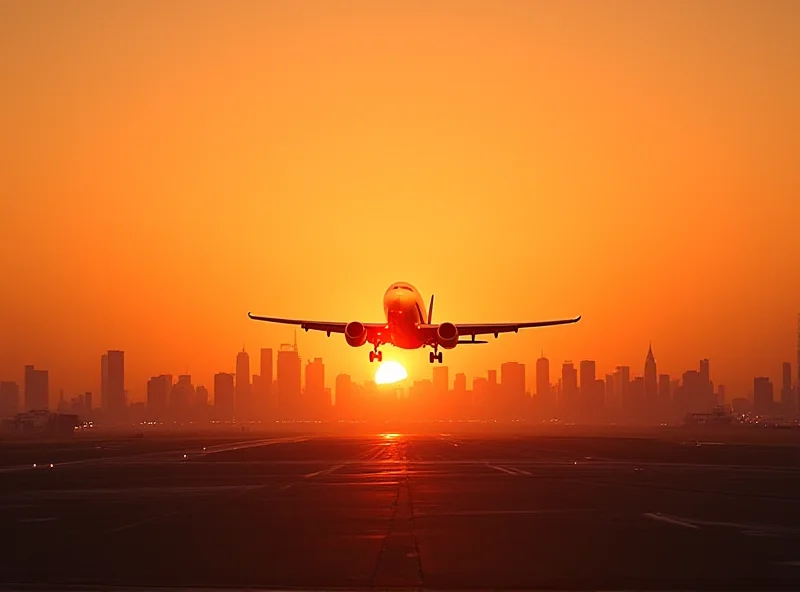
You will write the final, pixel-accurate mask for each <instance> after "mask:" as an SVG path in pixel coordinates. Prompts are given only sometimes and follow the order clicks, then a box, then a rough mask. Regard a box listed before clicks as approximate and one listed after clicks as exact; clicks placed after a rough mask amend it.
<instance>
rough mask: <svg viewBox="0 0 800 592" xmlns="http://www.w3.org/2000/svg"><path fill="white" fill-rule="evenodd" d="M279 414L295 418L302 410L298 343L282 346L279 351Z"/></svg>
mask: <svg viewBox="0 0 800 592" xmlns="http://www.w3.org/2000/svg"><path fill="white" fill-rule="evenodd" d="M277 366H278V413H279V414H280V415H281V416H282V417H294V416H296V414H297V412H298V411H299V408H300V376H301V372H302V371H301V368H300V367H301V361H300V355H299V354H298V353H297V342H296V341H295V343H294V344H293V345H292V344H288V343H283V344H281V348H280V350H278V364H277Z"/></svg>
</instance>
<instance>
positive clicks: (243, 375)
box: [236, 347, 252, 419]
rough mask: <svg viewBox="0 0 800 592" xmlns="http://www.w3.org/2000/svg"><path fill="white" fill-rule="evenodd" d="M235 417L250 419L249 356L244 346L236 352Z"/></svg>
mask: <svg viewBox="0 0 800 592" xmlns="http://www.w3.org/2000/svg"><path fill="white" fill-rule="evenodd" d="M236 417H237V419H252V406H251V399H250V356H249V355H248V353H247V352H246V351H245V349H244V347H243V348H242V351H240V352H239V353H238V354H236Z"/></svg>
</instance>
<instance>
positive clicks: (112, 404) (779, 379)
mask: <svg viewBox="0 0 800 592" xmlns="http://www.w3.org/2000/svg"><path fill="white" fill-rule="evenodd" d="M797 319H798V324H797V336H798V343H797V347H798V350H797V356H798V358H800V314H798V316H797ZM297 336H298V334H297V332H296V331H294V341H293V343H290V344H286V343H285V344H281V346H280V348H271V347H261V348H258V349H257V350H256V352H257V354H258V357H257V358H256V360H254V361H253V363H252V365H251V360H250V355H249V352H248V351H247V348H246V347H245V346H242V349H241V350H240V351H239V352H238V353H237V354H236V356H235V361H234V364H233V370H232V371H226V370H224V369H217V370H214V371H213V372H211V375H212V379H211V380H210V381H208V382H203V381H202V380H197V375H196V374H192V373H191V372H189V371H188V370H187V371H185V372H182V373H176V374H170V373H161V374H157V375H152V374H151V376H150V377H149V378H148V379H147V380H146V383H145V387H144V394H143V396H141V397H137V396H136V392H137V390H138V389H137V388H136V387H134V388H133V389H131V388H130V385H129V384H126V381H125V378H124V377H125V374H126V372H127V370H126V369H125V359H126V358H125V352H124V351H120V350H109V351H107V352H106V353H104V354H102V355H101V356H100V361H101V364H100V378H99V384H100V388H99V390H98V391H93V390H92V389H85V390H73V391H68V392H71V393H74V394H79V395H83V394H84V393H85V394H86V395H88V396H91V395H92V394H93V393H94V392H99V395H100V396H99V399H95V401H96V402H98V403H99V406H101V407H102V408H105V409H111V410H112V411H113V410H115V409H116V410H117V411H118V410H119V409H121V408H122V407H124V406H126V405H131V404H137V403H147V404H148V405H150V404H151V402H150V401H151V397H155V398H156V399H157V400H159V401H162V402H161V403H160V404H159V403H157V404H156V405H157V406H158V405H161V406H163V407H164V408H166V407H167V399H168V398H169V397H170V395H169V394H168V393H169V391H170V389H171V388H172V387H173V386H176V385H180V384H181V381H182V380H186V381H187V383H188V382H189V381H191V382H192V383H193V384H192V388H195V387H196V388H203V389H206V390H207V391H210V392H211V393H216V390H217V389H216V386H217V385H218V384H219V383H218V380H219V377H220V376H223V375H225V376H230V377H231V381H232V382H231V384H232V385H234V386H233V390H232V391H231V399H232V400H233V399H234V398H235V400H236V401H248V400H249V399H250V397H255V396H256V394H258V395H260V396H263V395H272V394H275V395H277V396H278V397H281V396H282V397H283V398H284V404H291V403H289V402H288V401H291V399H292V396H299V395H300V393H301V392H303V393H305V391H306V389H307V388H308V386H307V385H308V381H309V380H310V378H309V369H310V368H313V367H314V366H317V365H319V366H322V365H323V364H324V359H323V358H321V357H319V356H312V357H311V358H307V360H306V364H305V365H304V363H303V360H304V358H303V356H302V354H301V353H300V350H299V347H298V342H297ZM353 349H357V350H360V349H363V348H353ZM390 351H391V350H390ZM414 351H416V350H412V352H411V353H413V352H414ZM282 354H283V355H286V354H291V357H292V359H294V358H295V356H296V360H297V362H296V364H297V368H296V371H292V373H293V374H295V373H296V376H297V380H298V384H297V385H296V386H293V385H292V384H291V383H286V382H285V381H286V378H285V377H280V376H279V375H276V373H275V369H276V368H280V367H281V361H280V356H281V355H282ZM109 359H111V360H112V362H111V363H109ZM385 361H386V362H393V361H394V358H393V357H392V356H387V358H386V360H385ZM709 362H710V361H709V359H708V358H702V359H700V362H699V363H700V374H701V375H704V376H705V378H704V379H703V380H704V381H705V382H709V377H708V375H709V369H708V368H709ZM512 365H513V366H518V367H521V368H522V375H521V379H520V380H521V383H522V385H523V386H522V389H523V392H525V393H527V394H529V395H530V396H532V397H533V396H537V395H539V394H540V389H541V388H542V387H543V386H545V385H547V386H548V387H550V388H553V387H556V386H557V387H558V388H559V390H560V389H561V388H562V386H561V381H562V377H563V376H564V372H566V371H567V370H566V369H567V368H570V370H569V372H570V373H574V378H573V379H571V380H574V383H575V385H576V387H577V385H584V384H585V383H586V382H587V381H588V382H594V381H596V382H597V383H601V382H604V379H603V377H604V376H605V381H608V379H609V377H611V376H613V375H615V374H616V373H618V372H619V371H620V369H623V370H624V371H625V372H626V378H625V380H626V382H631V383H633V382H635V380H641V381H642V383H641V384H642V389H643V390H642V393H643V395H644V396H646V397H647V398H648V399H653V398H656V397H658V396H660V394H659V393H661V390H662V389H663V386H662V384H661V381H662V379H663V378H664V377H666V378H667V380H668V381H669V380H670V378H671V379H672V383H674V382H675V380H678V381H679V380H680V378H681V376H684V378H685V372H689V373H691V372H694V371H692V370H691V369H688V370H687V368H684V369H679V370H678V371H669V370H668V369H665V368H664V367H663V366H662V365H661V364H660V363H659V362H658V360H657V358H656V356H655V353H654V351H653V344H652V342H651V343H649V345H648V349H647V352H646V354H645V356H644V360H643V361H642V362H641V364H640V365H638V366H637V365H636V364H631V363H628V364H626V363H616V364H613V365H612V366H610V367H607V368H605V367H602V366H598V364H597V361H596V360H594V359H581V360H577V359H575V360H573V359H572V358H568V359H565V360H563V361H561V362H559V361H557V360H553V359H551V358H550V357H549V356H547V355H546V353H545V351H544V350H541V351H540V353H539V356H538V357H537V358H536V359H535V361H534V363H533V364H531V363H526V362H520V361H518V360H507V361H504V362H501V363H500V364H499V365H498V366H497V367H495V368H486V369H483V370H474V371H473V372H472V373H467V372H464V371H453V369H452V367H451V366H449V365H447V364H445V365H443V366H441V368H442V370H440V371H438V374H439V375H440V376H441V375H442V372H443V373H444V376H448V375H449V376H450V379H449V380H450V382H451V383H452V382H453V377H454V376H463V377H464V380H468V381H469V385H470V387H471V386H472V384H474V383H475V381H476V380H478V381H480V380H481V379H484V378H485V376H486V373H487V372H488V374H489V377H490V380H492V379H491V376H492V375H496V373H497V371H498V370H502V369H503V368H504V367H509V366H512ZM379 367H380V364H376V365H372V364H371V365H370V368H372V369H373V370H374V372H373V373H372V376H370V377H368V378H366V379H363V380H356V381H355V383H361V384H368V383H370V382H374V374H375V372H377V369H378V368H379ZM776 367H777V368H779V370H776V371H775V373H774V374H772V373H762V374H759V375H755V376H754V377H752V378H751V382H750V388H749V389H748V390H746V391H745V392H739V391H737V390H736V389H731V388H730V387H729V386H728V384H727V383H726V382H725V380H724V379H718V380H716V381H711V382H712V383H714V384H715V386H721V389H722V393H721V394H722V397H723V401H721V402H726V403H730V401H731V400H732V399H736V398H747V399H749V400H751V401H753V400H755V399H756V398H757V397H758V392H759V386H758V383H759V382H761V384H762V389H763V387H764V382H763V381H764V380H767V381H769V383H770V385H771V386H770V388H773V387H774V395H775V400H777V401H781V400H786V397H787V395H786V394H785V393H786V392H787V391H791V393H790V394H789V395H788V396H790V397H796V394H795V393H796V389H797V386H798V385H800V366H797V367H793V366H792V363H791V362H789V361H782V362H780V363H779V364H778V365H777V366H776ZM324 368H327V371H325V370H324V369H323V370H322V371H321V373H318V372H316V371H314V370H312V373H313V375H314V376H316V377H321V378H312V379H311V380H312V381H313V383H314V384H316V385H318V386H317V387H314V388H316V389H317V390H319V391H320V392H321V391H322V390H328V391H332V389H333V387H334V385H335V384H336V378H337V377H338V376H342V375H345V376H347V377H348V379H350V380H352V379H353V377H352V376H351V374H350V373H348V372H345V371H332V369H331V368H330V366H328V365H327V364H325V365H324ZM428 368H429V369H430V372H429V373H428V375H427V376H425V375H423V374H411V373H409V374H408V376H407V377H406V378H404V379H402V380H400V381H398V384H402V385H403V387H404V388H407V387H408V386H409V385H413V384H414V383H416V382H419V381H425V380H431V379H433V381H434V382H435V381H436V380H437V379H436V376H437V370H436V368H437V366H428ZM256 369H258V370H259V374H255V371H256ZM559 369H560V371H559ZM24 371H25V373H24V378H23V380H22V381H16V380H14V379H13V378H10V377H4V376H0V379H2V380H1V381H2V382H4V383H8V384H9V385H11V384H14V385H15V387H16V388H18V392H19V393H21V394H22V395H23V396H20V403H23V402H24V404H25V405H28V400H29V398H30V397H34V400H36V401H41V400H42V397H44V396H47V395H46V394H43V392H44V393H46V392H47V391H48V390H49V401H48V405H49V408H51V409H53V408H55V405H54V401H53V399H54V396H55V392H56V391H57V392H59V393H60V396H63V393H64V387H63V386H59V387H56V388H54V386H53V384H54V383H53V381H52V379H51V377H50V372H49V370H47V369H43V368H42V367H39V368H36V366H35V365H33V364H28V365H26V366H25V367H24ZM265 373H266V376H267V377H268V379H267V380H266V381H265V380H264V378H263V376H265ZM276 376H277V377H276ZM303 376H305V378H303ZM716 376H719V375H718V374H716ZM175 377H177V379H178V382H174V378H175ZM554 379H555V380H554ZM634 379H635V380H634ZM42 380H43V381H44V382H43V384H44V386H41V384H40V383H42ZM545 381H546V382H545ZM162 382H163V385H162ZM27 384H32V385H34V386H33V387H31V388H32V390H30V392H29V388H28V387H26V386H25V385H27ZM151 385H152V388H153V392H155V393H157V394H156V395H152V394H151ZM448 388H450V387H449V386H448ZM569 388H570V387H567V390H569ZM598 388H600V389H601V390H603V389H605V388H607V387H605V386H602V385H600V384H598ZM668 388H669V387H668ZM42 389H44V391H42ZM164 389H166V391H165V390H164ZM470 390H471V388H470ZM580 390H581V391H582V392H583V387H582V386H581V388H580ZM273 391H275V392H274V393H273ZM603 392H606V391H605V390H603ZM280 393H284V394H283V395H281V394H280ZM286 393H292V396H289V397H288V399H286V397H287V395H286ZM761 393H762V395H763V393H764V391H763V390H762V391H761ZM314 394H315V396H319V394H320V393H318V392H315V393H314ZM206 396H207V394H206ZM581 396H584V395H581ZM601 398H602V397H601ZM57 402H58V400H56V403H57ZM212 403H215V400H214V399H212ZM606 403H608V401H606ZM170 404H171V403H170ZM231 406H233V402H231Z"/></svg>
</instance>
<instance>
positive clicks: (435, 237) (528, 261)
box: [0, 0, 800, 400]
mask: <svg viewBox="0 0 800 592" xmlns="http://www.w3.org/2000/svg"><path fill="white" fill-rule="evenodd" d="M432 6H433V7H432ZM0 56H2V60H1V61H0V133H1V134H2V137H3V141H2V142H0V172H1V173H2V174H0V178H1V179H2V184H0V192H1V193H0V214H1V215H0V236H1V237H2V244H3V248H2V250H1V251H0V272H1V273H0V277H2V290H0V299H2V301H1V302H0V305H2V306H1V307H0V315H1V316H0V321H1V322H2V331H0V348H2V349H1V350H0V353H2V355H1V356H0V378H2V379H12V380H17V381H19V382H20V383H22V375H23V365H24V364H26V363H35V364H36V365H37V366H39V367H43V368H46V369H49V370H50V375H51V397H52V398H56V397H57V393H58V389H59V388H61V387H63V388H64V389H65V390H66V393H67V395H68V396H71V395H73V394H75V393H77V392H81V391H83V390H92V391H95V392H97V391H98V390H99V370H100V355H101V354H102V353H103V352H104V351H105V350H107V349H124V350H125V351H126V373H127V375H126V386H127V388H128V390H129V393H130V396H131V399H133V400H142V399H143V398H144V393H145V384H146V380H147V378H148V377H149V376H151V375H154V374H159V373H163V372H170V373H174V374H177V373H182V372H185V371H187V370H188V371H189V372H190V373H191V374H192V375H193V376H194V377H195V384H205V385H206V386H209V387H210V386H211V384H212V375H213V373H214V372H216V371H233V368H234V361H235V354H236V351H237V350H239V349H241V347H242V344H245V345H246V346H247V348H248V350H250V351H251V352H253V353H254V352H255V350H256V349H257V348H258V347H261V346H274V347H276V348H277V346H278V344H279V343H280V342H282V341H290V340H291V337H292V330H291V329H290V328H283V327H273V326H268V325H265V324H262V323H255V322H252V321H249V320H248V319H247V318H246V312H247V311H248V310H252V311H254V312H256V313H261V314H272V315H283V316H298V317H299V316H302V317H308V318H320V319H330V320H343V321H348V320H355V319H358V320H363V321H375V320H380V319H381V318H382V308H381V296H382V294H383V291H384V290H385V289H386V288H387V287H388V285H389V283H390V282H392V281H395V280H404V281H409V282H411V283H412V284H414V285H416V286H417V287H418V288H419V289H420V291H421V292H422V293H423V297H424V298H426V299H427V298H428V297H429V295H430V293H431V292H434V293H435V294H436V298H437V307H436V313H435V316H436V317H437V318H438V320H440V321H442V320H450V321H453V322H484V321H487V322H488V321H512V320H536V319H542V318H558V317H563V316H571V315H574V314H582V315H583V320H582V321H581V322H580V323H579V324H578V325H577V326H572V327H562V328H549V329H542V330H530V331H528V332H521V333H520V334H518V335H508V336H502V337H501V338H500V339H498V340H497V341H494V340H491V342H490V344H489V345H487V346H483V347H474V348H467V347H464V348H459V349H456V350H454V351H451V352H446V353H445V361H446V364H447V365H448V366H449V367H450V369H451V376H452V374H454V373H455V372H459V371H466V372H467V373H468V375H470V376H472V375H474V374H475V373H476V372H479V373H481V374H483V373H485V369H486V368H489V367H498V366H499V364H500V363H501V362H502V361H505V360H517V361H520V362H525V363H527V364H532V363H533V361H534V360H535V358H536V357H537V356H538V354H539V351H540V350H541V349H542V348H543V349H544V350H545V353H546V354H547V355H548V356H549V357H550V359H551V364H553V365H555V366H560V364H561V362H562V361H564V360H565V359H572V360H574V361H576V362H577V361H579V360H580V359H583V358H592V359H595V360H597V363H598V370H599V371H600V372H606V371H609V370H610V369H611V368H613V366H615V365H617V364H628V365H631V366H633V367H634V371H635V372H636V373H640V372H641V368H642V366H643V364H644V358H645V353H646V351H647V343H648V341H649V340H651V339H652V341H653V348H654V351H655V354H656V359H657V361H658V363H659V371H666V372H670V373H673V374H676V373H679V372H682V371H683V370H685V369H687V368H689V367H694V366H695V365H696V363H697V360H699V359H700V358H701V357H709V358H710V359H711V362H712V378H714V379H715V380H716V381H717V382H725V383H727V384H728V386H729V389H730V388H732V387H733V388H738V389H741V390H742V391H747V389H748V388H750V387H751V385H752V377H753V376H754V375H756V374H766V375H770V376H772V377H773V379H774V380H775V381H777V380H778V379H779V373H780V363H781V362H782V361H783V360H791V361H792V362H794V361H795V359H796V358H795V343H796V331H795V328H796V323H797V312H798V311H800V273H799V272H798V270H800V228H798V226H799V225H800V167H798V165H797V162H798V161H797V155H798V154H800V111H799V110H798V105H800V57H798V56H800V3H797V2H793V1H791V0H787V1H785V2H780V1H766V0H765V1H756V0H753V1H752V2H744V1H735V0H718V1H707V2H704V1H690V0H665V1H663V2H657V1H634V0H631V1H628V2H625V1H616V2H611V1H592V2H589V1H574V2H570V1H557V2H556V1H552V2H537V1H534V0H521V1H505V2H488V1H485V2H472V1H464V0H461V1H458V2H444V1H442V2H423V1H421V0H420V1H410V2H400V3H398V2H388V1H387V2H380V1H379V2H374V1H371V2H335V3H334V2H327V1H320V2H310V1H306V2H292V1H289V0H286V1H285V2H267V1H266V0H264V1H258V0H254V1H252V2H245V1H232V0H224V1H223V0H219V1H216V2H212V1H201V0H185V1H170V0H115V1H114V2H107V1H105V0H81V1H80V2H62V1H60V0H48V1H45V0H33V1H31V0H6V1H4V2H2V3H0ZM299 345H300V350H301V355H302V356H303V358H308V357H314V356H321V357H323V358H324V359H325V361H326V364H327V374H328V383H329V384H332V382H333V380H332V377H333V375H335V374H336V373H338V372H341V371H346V372H349V373H351V374H353V375H354V377H355V378H357V379H359V380H361V379H364V378H367V377H368V375H369V374H370V373H371V372H374V366H371V365H370V364H369V363H368V361H367V353H368V350H367V348H363V349H351V348H348V347H347V346H346V344H345V343H344V339H343V338H342V337H339V338H336V337H335V336H334V337H331V338H330V339H328V338H326V337H325V335H324V334H321V335H320V334H312V333H308V334H305V333H301V334H300V335H299ZM386 352H387V353H386V357H387V358H394V359H399V360H401V361H403V362H406V363H407V365H408V367H409V371H410V373H411V374H412V377H413V376H414V375H415V374H416V375H418V376H419V375H424V376H428V375H429V373H430V368H429V365H428V363H427V353H423V352H420V351H416V352H398V351H397V350H392V348H387V350H386ZM252 363H253V369H254V372H255V371H257V370H255V364H257V359H256V357H255V356H254V357H253V360H252ZM528 383H529V385H532V384H533V372H532V368H531V371H530V372H529V374H528ZM735 394H746V392H744V393H735Z"/></svg>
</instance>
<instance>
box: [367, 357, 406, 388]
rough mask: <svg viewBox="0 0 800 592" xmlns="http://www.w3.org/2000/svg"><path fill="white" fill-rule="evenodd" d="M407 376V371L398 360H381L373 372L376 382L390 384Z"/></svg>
mask: <svg viewBox="0 0 800 592" xmlns="http://www.w3.org/2000/svg"><path fill="white" fill-rule="evenodd" d="M404 378H408V372H406V369H405V368H403V366H402V364H400V363H399V362H383V363H382V364H381V365H380V366H379V367H378V370H377V372H375V382H376V383H377V384H391V383H393V382H399V381H400V380H403V379H404Z"/></svg>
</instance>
